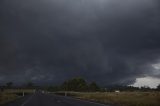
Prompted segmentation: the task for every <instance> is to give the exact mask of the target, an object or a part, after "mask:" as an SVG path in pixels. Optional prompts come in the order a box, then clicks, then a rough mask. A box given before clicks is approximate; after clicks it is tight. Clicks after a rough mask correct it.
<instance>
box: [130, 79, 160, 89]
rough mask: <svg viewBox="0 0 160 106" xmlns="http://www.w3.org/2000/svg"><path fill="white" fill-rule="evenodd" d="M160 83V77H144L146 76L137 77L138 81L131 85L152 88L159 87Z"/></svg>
mask: <svg viewBox="0 0 160 106" xmlns="http://www.w3.org/2000/svg"><path fill="white" fill-rule="evenodd" d="M159 84H160V78H154V77H149V76H147V77H144V78H137V79H136V82H135V83H134V84H132V85H131V86H134V87H143V86H148V87H150V88H157V86H158V85H159Z"/></svg>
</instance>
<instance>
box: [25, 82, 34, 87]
mask: <svg viewBox="0 0 160 106" xmlns="http://www.w3.org/2000/svg"><path fill="white" fill-rule="evenodd" d="M26 86H27V88H33V87H34V83H33V82H28V83H27V85H26Z"/></svg>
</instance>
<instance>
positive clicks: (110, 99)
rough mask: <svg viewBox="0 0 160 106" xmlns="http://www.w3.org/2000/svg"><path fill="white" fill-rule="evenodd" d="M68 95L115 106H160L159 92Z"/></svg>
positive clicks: (71, 93)
mask: <svg viewBox="0 0 160 106" xmlns="http://www.w3.org/2000/svg"><path fill="white" fill-rule="evenodd" d="M68 95H69V96H72V97H75V98H79V99H83V100H89V101H94V102H98V103H103V104H113V105H116V106H160V92H119V93H115V92H90V93H87V92H83V93H82V92H69V93H68Z"/></svg>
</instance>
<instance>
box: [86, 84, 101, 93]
mask: <svg viewBox="0 0 160 106" xmlns="http://www.w3.org/2000/svg"><path fill="white" fill-rule="evenodd" d="M99 90H100V87H99V86H98V85H97V84H96V83H95V82H92V83H91V84H89V91H92V92H95V91H99Z"/></svg>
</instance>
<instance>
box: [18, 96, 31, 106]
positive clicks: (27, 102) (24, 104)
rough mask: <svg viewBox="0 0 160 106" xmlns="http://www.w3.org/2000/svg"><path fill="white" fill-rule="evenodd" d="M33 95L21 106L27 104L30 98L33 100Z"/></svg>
mask: <svg viewBox="0 0 160 106" xmlns="http://www.w3.org/2000/svg"><path fill="white" fill-rule="evenodd" d="M33 96H34V95H32V96H31V97H30V98H29V99H27V100H26V101H25V102H24V103H23V104H22V105H21V106H24V105H25V104H27V103H28V102H29V101H30V100H31V99H32V98H33Z"/></svg>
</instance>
